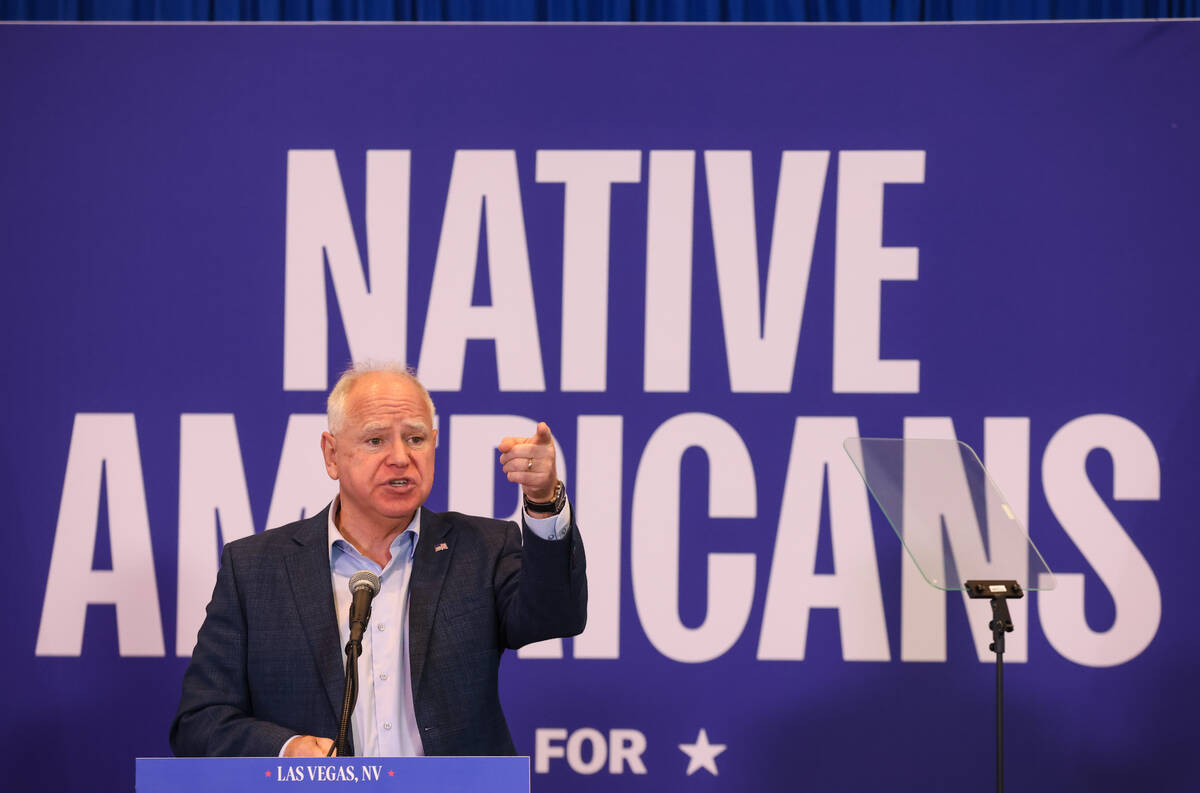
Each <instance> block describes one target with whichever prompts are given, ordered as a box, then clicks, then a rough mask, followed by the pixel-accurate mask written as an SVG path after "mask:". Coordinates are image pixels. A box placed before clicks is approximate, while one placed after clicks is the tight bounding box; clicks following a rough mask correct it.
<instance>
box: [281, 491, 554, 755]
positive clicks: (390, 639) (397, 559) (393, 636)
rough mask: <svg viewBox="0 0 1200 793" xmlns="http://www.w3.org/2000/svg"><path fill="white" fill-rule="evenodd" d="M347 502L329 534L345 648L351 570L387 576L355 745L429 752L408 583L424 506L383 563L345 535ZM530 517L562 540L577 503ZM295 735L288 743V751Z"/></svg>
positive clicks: (374, 609)
mask: <svg viewBox="0 0 1200 793" xmlns="http://www.w3.org/2000/svg"><path fill="white" fill-rule="evenodd" d="M340 508H341V502H340V497H334V499H333V502H332V503H330V505H329V528H328V532H327V534H328V542H329V574H330V579H331V581H332V585H333V597H334V601H335V602H336V604H337V615H338V631H339V633H340V634H341V646H342V647H343V648H344V647H345V646H346V642H348V641H350V620H349V617H350V601H351V600H352V596H351V594H350V577H351V576H353V575H354V574H355V573H356V572H358V571H359V570H370V571H371V572H372V573H374V574H375V575H377V576H379V593H378V594H376V595H375V598H374V600H372V601H371V620H370V624H369V625H368V626H367V633H366V635H364V636H363V643H362V644H363V651H362V655H361V656H359V659H358V701H357V704H356V705H355V707H354V713H353V714H352V715H351V726H352V727H353V729H354V751H355V754H357V755H358V756H360V757H421V756H423V755H424V754H425V750H424V748H423V746H422V744H421V734H420V730H419V729H418V727H417V717H416V713H415V711H414V710H413V695H412V680H411V675H410V674H409V651H408V588H409V581H410V579H411V577H412V560H413V555H414V554H415V553H416V549H417V543H418V542H419V541H420V539H421V512H420V510H418V511H417V514H416V515H414V516H413V519H412V522H411V523H409V524H408V527H407V528H406V529H405V530H404V531H403V532H401V533H400V534H399V535H398V536H397V537H396V539H394V540H392V544H391V546H390V548H389V551H390V553H391V558H390V559H389V560H388V563H387V564H386V565H384V566H383V567H382V568H380V566H379V565H378V564H376V563H375V562H373V561H372V560H370V559H368V558H367V557H365V556H363V555H362V554H361V553H359V552H358V550H357V549H356V548H355V547H354V546H353V545H351V544H350V542H349V541H347V540H346V539H345V538H344V537H342V533H341V532H340V531H338V528H337V523H336V516H337V514H338V510H339V509H340ZM524 517H525V525H527V526H528V527H529V530H530V531H532V532H533V533H534V534H536V535H538V536H539V537H541V538H542V539H545V540H561V539H563V538H564V537H565V536H566V535H567V531H568V529H569V528H570V525H571V505H570V504H569V503H568V504H567V505H566V506H565V507H564V508H563V511H562V512H560V513H559V514H558V515H554V516H552V517H549V518H533V517H530V516H529V514H528V513H526V514H525V516H524ZM343 658H344V656H343ZM325 737H335V736H325ZM292 740H293V739H289V740H288V742H287V743H285V744H284V745H283V748H282V749H280V752H279V754H280V756H282V755H283V754H284V752H286V751H287V746H288V744H289V743H291V741H292Z"/></svg>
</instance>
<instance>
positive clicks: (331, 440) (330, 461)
mask: <svg viewBox="0 0 1200 793" xmlns="http://www.w3.org/2000/svg"><path fill="white" fill-rule="evenodd" d="M321 455H322V456H323V457H324V458H325V473H327V474H329V478H330V479H337V478H338V467H337V438H335V437H333V436H332V435H330V434H329V433H328V432H322V433H321Z"/></svg>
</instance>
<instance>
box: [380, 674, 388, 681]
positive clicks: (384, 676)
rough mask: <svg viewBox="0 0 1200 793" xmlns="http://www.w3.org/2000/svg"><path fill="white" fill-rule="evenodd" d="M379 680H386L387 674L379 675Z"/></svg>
mask: <svg viewBox="0 0 1200 793" xmlns="http://www.w3.org/2000/svg"><path fill="white" fill-rule="evenodd" d="M379 679H380V680H387V672H384V673H383V674H381V675H380V676H379Z"/></svg>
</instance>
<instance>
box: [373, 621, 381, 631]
mask: <svg viewBox="0 0 1200 793" xmlns="http://www.w3.org/2000/svg"><path fill="white" fill-rule="evenodd" d="M375 630H377V631H381V630H383V623H382V622H381V623H379V624H378V625H376V626H375Z"/></svg>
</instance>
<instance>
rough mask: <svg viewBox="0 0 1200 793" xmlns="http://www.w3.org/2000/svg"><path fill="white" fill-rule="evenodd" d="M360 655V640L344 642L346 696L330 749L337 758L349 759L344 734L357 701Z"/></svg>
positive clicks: (348, 750) (352, 638) (347, 744)
mask: <svg viewBox="0 0 1200 793" xmlns="http://www.w3.org/2000/svg"><path fill="white" fill-rule="evenodd" d="M360 655H362V640H361V639H355V638H354V637H353V636H352V637H351V639H350V641H348V642H346V696H345V697H343V699H342V719H341V722H340V723H339V724H338V733H337V741H335V742H334V744H333V746H331V747H330V749H329V751H330V752H331V753H332V752H333V750H334V749H336V750H337V753H338V757H350V756H351V754H350V747H349V741H347V740H346V733H347V731H348V730H349V729H350V714H351V713H353V712H354V705H355V703H356V702H357V701H358V657H359V656H360Z"/></svg>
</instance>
